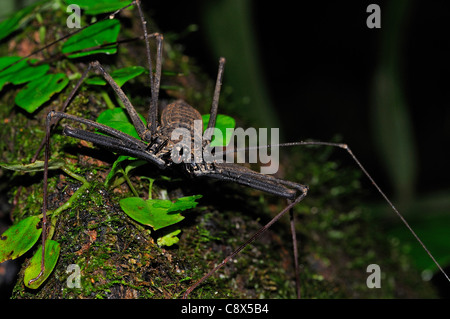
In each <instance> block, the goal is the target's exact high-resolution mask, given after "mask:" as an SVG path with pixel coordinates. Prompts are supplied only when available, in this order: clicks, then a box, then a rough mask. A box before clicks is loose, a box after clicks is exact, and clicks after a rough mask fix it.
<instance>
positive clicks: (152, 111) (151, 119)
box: [136, 1, 164, 135]
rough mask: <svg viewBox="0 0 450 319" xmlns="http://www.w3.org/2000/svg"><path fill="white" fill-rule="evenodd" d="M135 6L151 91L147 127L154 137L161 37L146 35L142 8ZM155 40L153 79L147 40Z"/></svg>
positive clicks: (159, 74) (159, 35)
mask: <svg viewBox="0 0 450 319" xmlns="http://www.w3.org/2000/svg"><path fill="white" fill-rule="evenodd" d="M136 5H137V8H138V12H139V17H140V19H141V24H142V31H143V33H144V40H145V48H146V55H147V63H148V68H149V70H148V71H149V72H148V73H149V77H150V90H151V95H152V96H151V102H150V108H149V111H148V117H147V127H148V128H149V129H150V131H151V134H152V135H154V134H155V133H156V128H157V127H158V124H157V121H158V95H159V86H160V83H161V68H162V45H163V39H164V37H163V35H162V34H159V33H153V34H150V35H149V34H148V32H147V21H146V20H145V19H144V14H143V13H142V8H141V4H140V1H136ZM150 37H155V38H156V74H155V78H153V76H154V75H153V64H152V57H151V53H150V43H149V38H150Z"/></svg>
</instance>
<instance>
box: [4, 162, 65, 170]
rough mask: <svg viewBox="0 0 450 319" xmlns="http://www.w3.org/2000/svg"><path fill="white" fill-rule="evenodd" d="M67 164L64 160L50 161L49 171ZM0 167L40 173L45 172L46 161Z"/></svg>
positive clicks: (9, 164) (6, 164) (7, 164)
mask: <svg viewBox="0 0 450 319" xmlns="http://www.w3.org/2000/svg"><path fill="white" fill-rule="evenodd" d="M64 164H65V162H64V161H63V160H50V161H49V162H48V169H50V170H51V169H58V168H61V167H63V166H64ZM0 167H3V168H6V169H9V170H12V171H20V172H40V171H43V170H44V161H35V162H34V163H29V164H21V163H0Z"/></svg>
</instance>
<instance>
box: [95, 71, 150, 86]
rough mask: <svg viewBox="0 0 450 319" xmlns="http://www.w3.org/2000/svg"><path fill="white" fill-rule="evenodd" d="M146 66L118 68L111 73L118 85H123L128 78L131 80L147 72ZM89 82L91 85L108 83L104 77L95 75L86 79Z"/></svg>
mask: <svg viewBox="0 0 450 319" xmlns="http://www.w3.org/2000/svg"><path fill="white" fill-rule="evenodd" d="M145 71H146V70H145V68H143V67H141V66H130V67H126V68H122V69H117V70H114V71H112V72H111V73H110V74H109V75H111V77H112V78H113V79H114V81H116V83H117V85H119V86H122V85H124V84H125V83H126V82H127V81H128V80H131V79H133V78H135V77H137V76H139V75H141V74H142V73H143V72H145ZM86 83H87V84H91V85H106V81H105V79H104V78H103V77H100V76H94V77H91V78H89V79H87V80H86Z"/></svg>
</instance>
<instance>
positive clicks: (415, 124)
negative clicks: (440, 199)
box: [145, 0, 450, 196]
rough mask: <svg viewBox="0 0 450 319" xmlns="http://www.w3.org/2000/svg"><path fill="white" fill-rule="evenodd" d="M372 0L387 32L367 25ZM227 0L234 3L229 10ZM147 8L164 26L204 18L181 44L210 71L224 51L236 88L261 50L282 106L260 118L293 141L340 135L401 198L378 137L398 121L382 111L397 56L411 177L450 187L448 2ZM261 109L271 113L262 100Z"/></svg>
mask: <svg viewBox="0 0 450 319" xmlns="http://www.w3.org/2000/svg"><path fill="white" fill-rule="evenodd" d="M370 3H376V4H378V5H379V6H380V8H381V20H382V22H381V29H369V28H368V27H367V26H366V19H367V17H368V16H369V15H370V13H367V12H366V9H367V6H368V5H369V4H370ZM397 4H398V5H397ZM214 6H218V7H220V9H214V8H213V7H214ZM227 6H228V7H231V8H229V9H223V7H227ZM145 7H146V8H147V9H148V11H149V12H150V13H151V15H152V17H153V18H154V19H155V20H156V22H157V24H158V26H159V28H160V29H161V30H162V31H163V32H172V31H173V32H182V31H184V30H186V28H187V27H188V26H189V25H191V24H196V25H197V26H198V31H197V32H192V33H189V34H188V35H187V36H185V37H183V38H181V39H179V40H178V41H179V42H180V43H182V44H183V45H184V46H185V52H186V54H188V55H190V56H193V57H195V58H196V59H197V61H198V63H199V64H200V65H202V66H203V67H204V69H206V70H207V71H208V72H209V73H210V74H211V77H215V74H216V72H217V71H216V69H217V60H218V57H219V56H220V55H223V56H225V57H226V58H227V65H226V68H225V79H224V81H225V85H231V86H234V85H235V84H234V82H233V81H235V82H236V83H239V84H242V82H240V80H236V79H235V78H231V79H230V77H229V76H228V75H229V74H228V73H227V72H228V69H230V68H234V67H236V66H235V65H238V68H239V69H240V70H241V73H242V74H241V76H242V77H243V78H248V76H247V75H246V74H245V73H246V72H248V70H249V68H248V66H247V65H242V64H240V63H242V61H241V60H243V61H245V60H244V58H245V57H243V56H244V55H246V54H251V55H252V60H254V61H256V62H255V63H256V65H257V66H258V69H259V72H260V75H261V78H260V79H259V80H260V82H258V83H260V84H262V86H261V89H260V93H261V94H263V95H265V96H266V97H267V98H268V102H269V105H270V106H271V107H272V108H273V110H274V112H273V113H270V114H271V115H275V116H276V117H277V119H273V118H272V117H271V118H268V119H267V118H265V119H264V116H259V117H256V116H255V118H256V119H257V120H259V122H260V123H258V124H259V125H261V126H265V125H272V124H274V123H276V124H278V125H279V126H280V128H281V129H282V131H283V133H284V137H283V140H284V141H297V140H302V139H307V138H312V139H317V140H323V141H330V140H332V138H333V137H335V136H336V135H337V134H339V135H340V136H341V137H342V140H343V141H344V142H346V143H348V144H349V145H350V146H351V147H352V149H353V151H354V152H355V153H356V154H357V155H358V156H360V158H361V160H362V162H363V163H364V164H366V165H367V166H368V168H369V171H371V172H373V173H374V175H375V176H376V179H377V180H380V181H381V184H382V185H383V186H384V187H385V188H386V190H387V191H388V192H391V193H395V195H396V196H400V194H398V192H401V190H399V189H396V188H395V185H393V183H395V182H392V180H391V179H392V178H393V177H392V176H389V170H388V169H386V167H387V166H389V165H393V164H388V163H384V162H389V160H388V158H386V157H389V156H395V155H396V153H395V152H393V153H392V154H388V155H386V156H382V155H381V154H380V148H383V146H379V145H378V144H383V143H387V142H388V141H386V140H384V141H383V140H381V141H380V139H381V137H380V136H377V135H376V130H377V128H376V127H377V126H378V130H380V129H381V130H388V131H391V130H395V128H394V129H393V128H392V127H387V124H386V123H384V122H380V121H377V120H376V119H375V118H374V116H373V112H374V108H376V106H374V104H375V102H374V100H376V97H375V96H376V94H377V93H376V92H375V93H374V78H375V75H376V72H377V70H378V69H380V65H384V64H385V63H383V61H384V60H386V59H387V60H389V59H393V60H395V61H394V64H395V67H396V70H397V72H395V76H396V77H398V84H399V87H400V91H401V94H402V95H403V103H402V104H404V111H405V114H406V118H405V116H402V117H401V118H399V119H397V118H395V116H394V118H393V119H392V122H391V123H394V126H396V125H397V124H396V123H398V122H399V121H403V120H406V121H408V124H407V125H408V128H409V131H408V132H407V133H405V134H406V135H407V136H408V138H409V139H410V141H407V142H405V143H412V146H411V148H412V154H413V155H414V157H413V158H409V159H407V161H406V162H408V161H409V162H413V163H415V164H416V167H415V169H414V171H413V172H412V174H415V175H416V176H417V177H415V178H413V179H412V182H413V183H414V192H418V191H420V193H421V194H425V193H431V192H435V191H441V190H446V191H448V190H449V187H448V179H449V169H448V168H447V167H448V156H447V152H446V151H445V149H446V146H448V145H449V141H450V108H449V105H448V100H449V90H448V84H449V81H448V74H449V71H450V66H449V63H448V56H449V53H450V48H449V46H450V44H449V41H448V33H449V32H448V30H449V27H448V21H449V20H448V18H449V17H450V3H449V2H448V1H391V2H387V1H345V2H343V1H340V2H337V1H302V2H301V4H300V5H294V4H293V3H292V2H290V1H276V2H273V1H241V0H237V1H200V0H196V1H189V2H176V3H172V2H170V3H169V2H164V1H160V2H152V3H151V4H150V3H145ZM217 10H219V14H217V13H216V12H215V11H217ZM220 10H222V14H220ZM227 10H230V11H232V12H233V11H234V14H235V15H234V16H233V14H231V15H229V14H228V11H227ZM239 11H245V13H243V14H242V15H244V16H245V17H246V18H247V19H248V21H249V22H248V23H247V24H245V23H244V25H239V23H240V20H239V18H234V17H236V16H239V15H240V14H239V13H238V12H239ZM214 14H216V15H214ZM208 15H210V16H211V15H212V17H208ZM214 19H215V20H214ZM207 22H209V23H210V24H207ZM236 24H238V25H236ZM246 27H248V28H249V29H250V30H247V29H246ZM214 28H217V29H225V31H217V32H216V33H218V34H220V35H221V36H222V37H220V38H216V39H215V40H214V39H212V35H214V31H213V30H211V29H214ZM226 30H228V31H229V32H228V35H227V31H226ZM235 30H240V31H241V32H242V33H246V32H249V33H250V35H251V38H250V41H253V49H255V50H254V51H252V52H250V53H247V52H246V50H248V49H249V46H250V47H252V45H249V46H240V43H239V39H236V38H238V37H239V36H240V35H239V34H238V35H237V36H236V35H235V34H230V33H233V32H236V31H235ZM220 32H223V33H220ZM237 32H239V31H237ZM396 32H399V33H400V34H399V35H398V36H397V39H394V40H391V41H392V42H393V43H392V44H389V43H388V44H385V45H384V46H383V43H386V42H384V41H389V37H391V36H393V34H395V33H396ZM233 39H234V40H235V41H233ZM386 39H388V40H386ZM228 40H229V41H228ZM224 41H228V42H226V44H222V47H223V46H225V47H226V48H227V50H226V51H227V52H217V48H216V47H218V46H220V44H216V42H224ZM393 46H395V48H393V49H392V48H391V47H393ZM390 50H391V51H394V52H393V53H390V52H389V51H390ZM227 53H228V54H227ZM393 55H395V57H392V56H393ZM388 63H389V62H388ZM242 85H245V83H243V84H242ZM247 85H249V86H250V85H252V84H251V83H250V84H249V83H247ZM235 91H239V93H240V92H245V88H242V89H241V88H239V89H237V88H235V87H233V98H235V99H237V100H239V99H240V96H238V94H237V92H235ZM255 100H256V98H255ZM388 101H389V100H388ZM392 103H393V104H395V103H396V102H395V101H392ZM249 104H251V103H249ZM242 107H247V108H248V107H251V106H248V105H244V106H242ZM254 107H255V108H256V112H258V111H259V112H260V113H262V112H261V109H259V106H258V105H256V106H254ZM392 108H394V105H393V106H392ZM394 115H395V114H394ZM258 124H256V125H258ZM383 126H384V127H383ZM377 143H378V144H377ZM377 145H378V146H377ZM399 147H400V146H399ZM392 162H395V158H392ZM401 165H405V164H404V163H400V164H398V166H399V167H401ZM406 165H407V164H406ZM394 170H395V168H394ZM390 178H391V179H390ZM396 192H397V193H396ZM448 195H450V193H448Z"/></svg>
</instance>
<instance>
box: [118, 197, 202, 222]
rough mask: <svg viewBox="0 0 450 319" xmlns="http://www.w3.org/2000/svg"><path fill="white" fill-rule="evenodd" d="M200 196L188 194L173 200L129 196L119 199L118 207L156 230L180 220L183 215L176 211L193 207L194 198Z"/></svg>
mask: <svg viewBox="0 0 450 319" xmlns="http://www.w3.org/2000/svg"><path fill="white" fill-rule="evenodd" d="M201 197H202V195H195V196H188V197H183V198H178V199H177V200H176V201H175V202H171V201H170V200H165V199H148V200H144V199H142V198H139V197H129V198H124V199H122V200H121V201H120V207H121V208H122V210H123V211H124V212H125V213H126V214H127V215H128V216H130V217H131V218H133V219H134V220H136V221H137V222H139V223H141V224H144V225H147V226H151V227H152V228H153V229H154V230H158V229H160V228H163V227H167V226H170V225H173V224H175V223H178V222H180V221H182V220H183V219H184V216H181V215H180V214H179V213H176V212H179V211H183V210H186V209H190V208H194V207H195V206H197V204H198V203H197V202H196V201H195V200H196V199H198V198H201Z"/></svg>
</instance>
